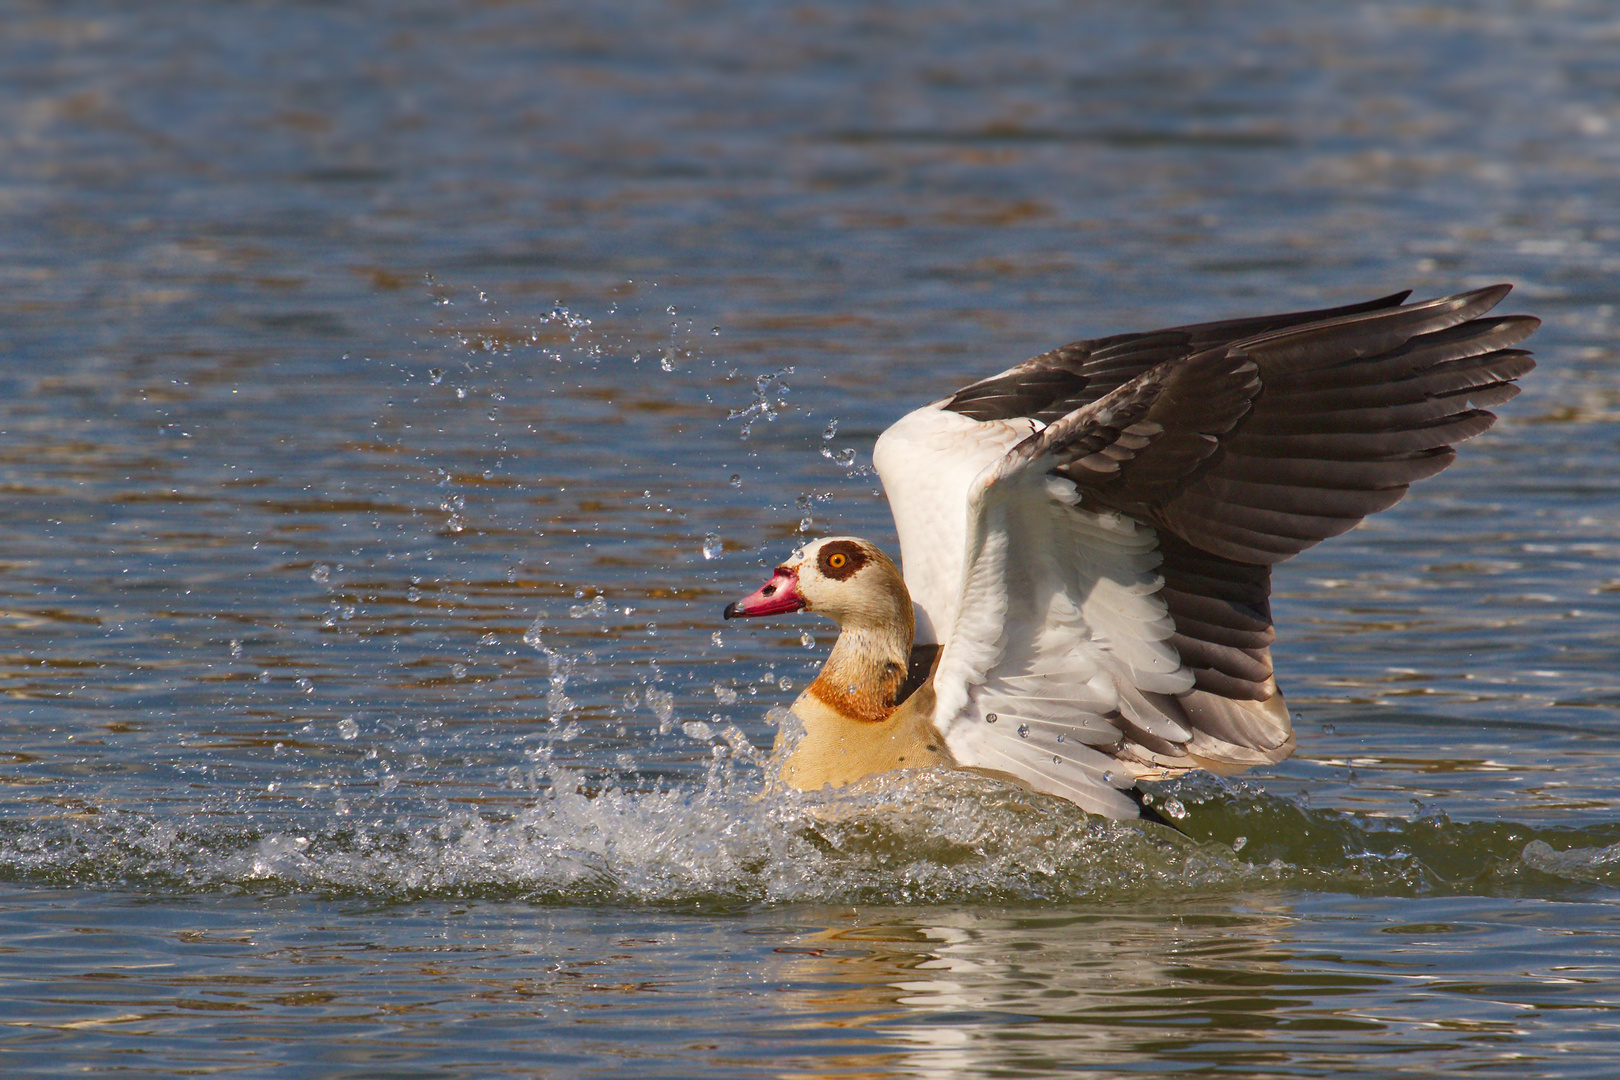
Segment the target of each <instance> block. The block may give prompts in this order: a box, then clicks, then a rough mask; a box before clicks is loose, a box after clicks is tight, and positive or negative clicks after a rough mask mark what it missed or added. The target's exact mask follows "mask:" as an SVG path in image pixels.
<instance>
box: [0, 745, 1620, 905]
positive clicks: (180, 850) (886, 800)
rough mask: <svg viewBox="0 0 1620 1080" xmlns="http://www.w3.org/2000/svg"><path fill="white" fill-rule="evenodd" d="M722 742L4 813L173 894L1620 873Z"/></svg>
mask: <svg viewBox="0 0 1620 1080" xmlns="http://www.w3.org/2000/svg"><path fill="white" fill-rule="evenodd" d="M689 724H690V725H691V726H702V727H705V728H707V726H708V725H705V724H703V722H701V721H695V722H689ZM716 735H718V736H720V738H721V741H718V742H716V743H715V750H714V755H713V759H712V761H711V764H710V767H709V769H708V774H707V777H706V778H705V780H704V781H703V782H702V783H701V784H693V785H690V786H682V785H672V786H669V787H661V788H657V789H647V788H646V787H642V788H639V789H638V788H636V787H633V786H630V784H629V782H628V780H627V779H625V778H617V779H615V778H605V779H604V778H601V777H592V776H591V775H589V774H587V773H585V772H581V771H577V770H574V769H570V768H566V767H561V766H557V765H554V764H551V763H550V762H549V756H550V755H549V754H542V755H541V761H542V764H541V768H540V771H539V772H537V774H536V776H535V780H536V781H537V783H536V786H535V788H534V792H533V797H532V799H531V800H529V801H528V803H527V805H524V806H523V807H521V808H520V809H518V810H516V811H515V812H501V813H492V812H489V811H487V810H480V809H472V808H460V807H456V806H452V805H451V804H448V803H441V804H439V805H438V806H436V807H433V808H429V809H421V808H409V809H406V808H403V807H402V806H400V805H398V804H390V803H389V802H388V801H387V799H377V800H373V802H372V803H371V804H370V805H368V806H364V807H361V808H358V809H356V810H355V811H354V812H352V813H351V812H348V811H347V809H346V808H339V809H338V810H337V812H335V813H332V814H327V815H322V816H321V817H319V818H312V817H310V816H309V815H307V814H306V815H304V816H303V817H302V818H293V817H290V816H288V817H284V818H282V819H280V820H278V819H276V818H274V817H268V816H262V815H229V814H226V815H222V814H218V813H213V812H193V813H189V814H177V813H174V812H173V810H169V811H167V812H163V813H158V814H153V813H147V812H141V811H136V810H130V809H111V810H108V811H106V812H102V813H81V814H63V815H57V816H46V815H38V816H35V817H33V818H32V819H27V820H22V819H15V818H14V819H11V820H8V821H6V822H4V823H0V877H3V878H5V879H8V880H14V881H30V882H35V883H41V884H49V885H69V884H72V885H91V886H117V887H123V888H136V889H151V890H154V891H158V892H172V891H179V892H193V891H203V892H211V891H221V890H224V891H238V890H244V891H254V892H267V893H271V894H284V893H287V894H304V893H313V894H318V895H323V896H338V897H355V898H370V899H377V900H384V901H396V900H404V899H413V898H435V897H438V898H448V897H455V898H462V897H468V898H471V897H487V898H518V899H524V900H528V901H531V902H535V903H542V904H557V903H564V904H578V903H586V904H624V903H652V904H676V905H700V906H709V905H713V904H721V905H735V904H744V905H757V904H780V903H801V902H816V903H847V904H874V903H924V904H928V903H961V902H975V903H1007V902H1027V901H1031V900H1036V901H1070V900H1074V899H1079V898H1088V897H1089V898H1097V899H1113V900H1118V899H1135V900H1140V901H1142V902H1152V901H1153V900H1154V899H1155V898H1165V899H1168V898H1170V897H1177V896H1185V895H1187V894H1189V893H1204V894H1220V893H1232V892H1238V891H1250V890H1254V889H1265V888H1275V887H1283V888H1308V889H1311V890H1323V889H1326V890H1334V891H1348V892H1359V893H1368V894H1378V895H1411V894H1419V893H1435V892H1440V893H1452V894H1466V893H1475V892H1480V891H1484V892H1499V891H1507V892H1513V893H1518V892H1523V891H1526V890H1529V891H1532V892H1546V891H1548V890H1551V891H1553V892H1558V891H1560V890H1561V889H1563V888H1564V886H1561V885H1560V884H1559V882H1565V883H1571V882H1572V883H1603V884H1611V885H1612V884H1617V883H1620V870H1617V867H1620V842H1617V841H1620V835H1617V834H1620V827H1607V828H1600V829H1596V830H1585V831H1584V832H1583V831H1575V830H1564V831H1556V830H1540V831H1537V830H1533V829H1530V828H1527V827H1524V826H1517V825H1513V824H1511V823H1495V822H1492V823H1479V822H1475V823H1456V822H1452V821H1450V820H1449V819H1447V818H1446V817H1445V816H1444V815H1440V814H1434V813H1428V814H1420V815H1419V816H1418V817H1416V818H1415V819H1412V820H1396V819H1386V818H1366V817H1361V816H1358V815H1348V814H1343V813H1340V812H1337V811H1315V810H1311V809H1309V808H1307V807H1306V806H1303V805H1301V804H1300V803H1298V802H1296V801H1291V800H1288V799H1283V798H1278V797H1275V796H1267V795H1265V794H1263V793H1261V792H1259V791H1258V790H1256V789H1253V788H1250V787H1248V786H1247V785H1244V784H1241V783H1233V782H1230V781H1218V780H1215V779H1213V778H1205V779H1200V780H1196V781H1192V782H1187V783H1182V784H1179V785H1175V791H1176V794H1174V795H1167V794H1166V793H1164V792H1161V796H1160V800H1159V801H1160V803H1161V804H1163V803H1164V802H1167V801H1174V802H1175V803H1176V805H1177V806H1178V807H1180V808H1182V811H1183V813H1182V817H1181V820H1180V821H1179V822H1178V824H1179V825H1180V826H1181V827H1182V828H1185V829H1186V830H1187V831H1186V832H1185V833H1182V832H1178V831H1177V830H1175V829H1171V828H1168V827H1166V826H1163V825H1159V824H1156V823H1141V822H1114V821H1106V820H1103V819H1100V818H1095V817H1088V816H1087V815H1085V814H1084V813H1082V812H1081V811H1079V810H1078V809H1076V808H1075V807H1073V806H1071V805H1070V804H1068V803H1066V802H1063V801H1061V800H1056V799H1052V798H1048V797H1045V796H1040V795H1035V794H1032V793H1029V792H1025V791H1022V790H1020V789H1017V788H1013V787H1010V786H1008V785H1005V784H1003V783H1001V782H999V781H996V780H991V779H987V778H982V777H978V776H974V775H971V774H966V773H960V772H948V771H939V770H933V771H919V772H903V773H891V774H888V775H885V776H882V777H878V778H875V779H874V780H872V781H869V782H867V783H865V784H863V785H860V786H857V787H856V788H853V789H850V790H847V791H844V792H836V793H835V792H831V791H826V792H821V793H800V792H792V791H783V790H777V789H776V787H775V785H772V784H769V783H767V782H766V780H765V778H766V777H767V776H769V775H770V773H769V771H768V770H769V763H767V762H760V761H758V760H757V756H756V754H755V752H754V750H753V748H752V747H751V746H750V745H749V744H748V742H747V739H746V737H742V733H741V732H740V731H739V730H737V729H735V728H734V727H733V728H730V729H729V730H728V731H726V732H718V733H717V732H714V731H712V730H707V731H703V732H700V733H697V735H695V737H702V738H709V737H714V736H716ZM732 736H735V737H732ZM761 764H763V765H765V766H766V768H765V769H763V770H762V769H761V768H759V767H758V766H759V765H761Z"/></svg>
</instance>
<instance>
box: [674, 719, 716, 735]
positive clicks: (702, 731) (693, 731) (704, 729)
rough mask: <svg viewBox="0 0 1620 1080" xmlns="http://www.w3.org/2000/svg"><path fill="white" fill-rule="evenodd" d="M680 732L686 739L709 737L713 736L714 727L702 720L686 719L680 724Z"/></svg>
mask: <svg viewBox="0 0 1620 1080" xmlns="http://www.w3.org/2000/svg"><path fill="white" fill-rule="evenodd" d="M681 733H682V734H684V735H685V736H686V737H687V738H688V739H710V738H713V737H714V728H712V727H710V726H709V725H708V724H705V723H704V722H703V721H702V720H688V721H687V722H686V723H684V724H682V725H681Z"/></svg>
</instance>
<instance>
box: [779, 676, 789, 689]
mask: <svg viewBox="0 0 1620 1080" xmlns="http://www.w3.org/2000/svg"><path fill="white" fill-rule="evenodd" d="M776 685H777V686H779V687H781V688H782V689H783V690H791V689H793V680H792V679H790V678H788V677H787V676H786V675H784V676H782V677H781V678H780V679H777V680H776Z"/></svg>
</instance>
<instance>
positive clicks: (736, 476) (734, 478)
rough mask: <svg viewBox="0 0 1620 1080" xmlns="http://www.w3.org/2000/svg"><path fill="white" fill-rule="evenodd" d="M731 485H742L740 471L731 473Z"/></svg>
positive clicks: (735, 486) (738, 486)
mask: <svg viewBox="0 0 1620 1080" xmlns="http://www.w3.org/2000/svg"><path fill="white" fill-rule="evenodd" d="M731 486H732V487H734V488H740V487H742V474H741V473H732V474H731Z"/></svg>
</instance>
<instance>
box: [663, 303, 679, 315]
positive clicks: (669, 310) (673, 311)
mask: <svg viewBox="0 0 1620 1080" xmlns="http://www.w3.org/2000/svg"><path fill="white" fill-rule="evenodd" d="M664 311H665V313H666V314H669V315H678V314H680V313H679V312H678V311H677V310H676V308H675V305H674V304H671V305H669V307H667V308H665V309H664Z"/></svg>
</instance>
